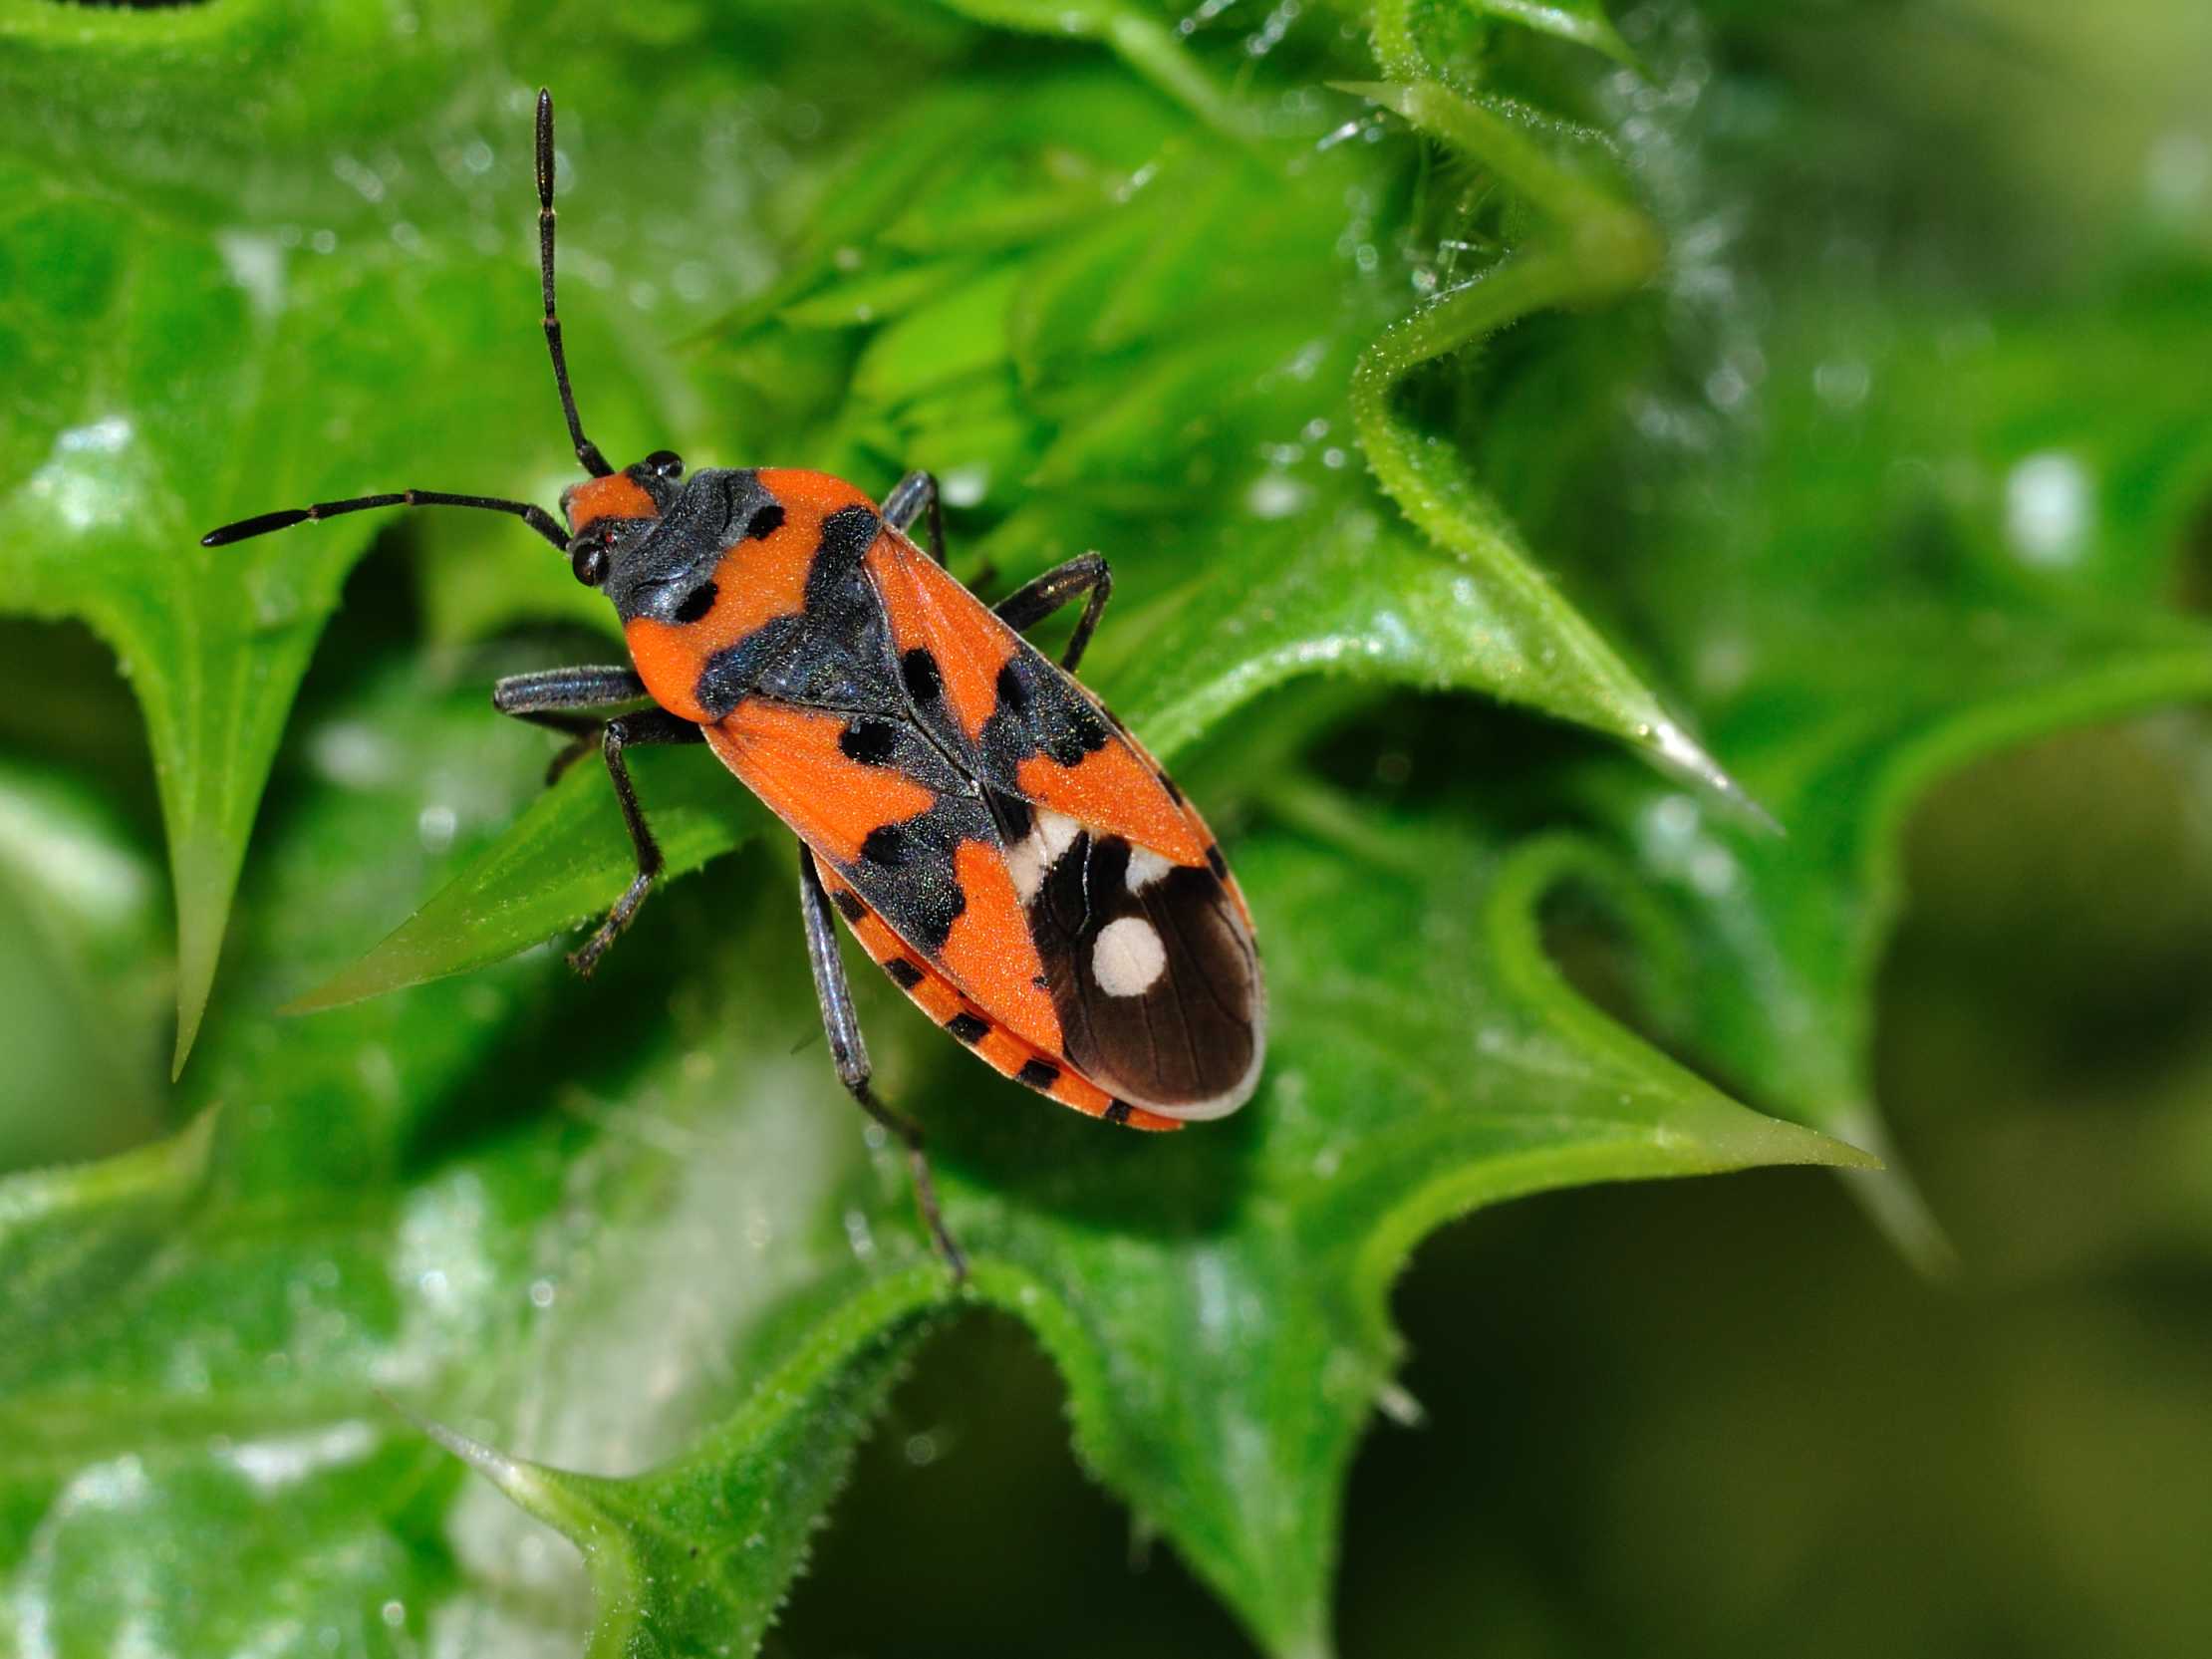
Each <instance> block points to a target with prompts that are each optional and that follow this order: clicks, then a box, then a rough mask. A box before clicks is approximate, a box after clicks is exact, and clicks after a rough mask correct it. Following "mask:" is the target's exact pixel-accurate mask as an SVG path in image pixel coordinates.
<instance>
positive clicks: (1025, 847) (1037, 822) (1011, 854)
mask: <svg viewBox="0 0 2212 1659" xmlns="http://www.w3.org/2000/svg"><path fill="white" fill-rule="evenodd" d="M1082 833H1083V826H1082V825H1081V824H1078V823H1077V822H1076V821H1075V820H1074V819H1073V818H1070V817H1069V816H1068V815H1067V814H1066V813H1064V812H1054V811H1052V810H1051V809H1050V808H1048V807H1041V806H1040V807H1038V808H1037V809H1036V813H1035V817H1034V821H1033V822H1032V823H1031V824H1030V825H1029V833H1028V834H1027V835H1025V836H1023V837H1022V838H1021V839H1020V840H1019V841H1016V842H1015V843H1014V844H1013V845H1012V846H1010V847H1008V848H1007V849H1006V871H1007V873H1008V874H1009V875H1011V876H1012V877H1013V884H1014V892H1015V893H1016V894H1018V895H1019V896H1020V899H1021V902H1022V903H1023V904H1027V903H1028V902H1029V901H1030V900H1031V899H1034V898H1035V897H1036V896H1037V889H1038V888H1040V887H1042V886H1043V885H1044V873H1045V872H1046V871H1047V870H1049V869H1051V868H1052V866H1053V865H1054V864H1056V863H1057V862H1058V861H1059V857H1060V855H1061V854H1062V853H1064V852H1066V851H1067V850H1068V848H1070V847H1072V846H1074V845H1075V838H1076V837H1077V836H1078V835H1080V834H1082Z"/></svg>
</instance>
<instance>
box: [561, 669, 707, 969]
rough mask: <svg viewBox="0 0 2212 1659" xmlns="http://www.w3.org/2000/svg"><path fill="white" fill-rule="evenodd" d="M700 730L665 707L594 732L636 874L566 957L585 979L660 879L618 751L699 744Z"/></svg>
mask: <svg viewBox="0 0 2212 1659" xmlns="http://www.w3.org/2000/svg"><path fill="white" fill-rule="evenodd" d="M705 741H706V732H705V730H704V728H702V727H700V726H697V725H694V724H692V723H691V721H690V720H687V719H685V718H683V717H682V716H681V715H677V714H672V713H670V712H669V711H668V710H667V709H666V708H647V709H644V710H642V711H640V712H638V713H636V714H621V715H617V716H616V717H615V718H614V719H611V720H609V721H608V722H607V723H606V724H605V725H604V726H602V727H601V728H600V735H599V752H600V753H601V754H602V755H604V756H605V757H606V760H607V775H608V776H609V777H610V778H612V779H613V780H614V784H615V799H616V800H617V801H618V802H619V803H621V806H622V821H623V825H624V827H626V828H627V829H628V830H629V831H630V845H631V848H632V849H633V850H634V851H635V852H636V853H637V855H638V873H637V875H635V876H633V877H632V878H631V880H630V885H629V887H628V888H626V889H624V891H623V895H622V897H621V898H619V899H617V900H616V901H615V908H614V909H613V910H610V911H609V912H608V913H607V918H606V920H605V921H603V922H601V923H600V924H599V926H598V927H597V928H596V929H594V930H593V932H592V937H591V938H589V939H587V940H586V941H584V943H583V945H582V946H581V947H580V948H579V949H577V950H575V951H572V952H570V953H569V959H568V965H569V967H571V968H575V969H576V971H577V972H578V973H580V974H582V975H583V976H584V977H585V978H587V979H588V978H590V977H591V974H592V969H593V968H597V967H598V966H599V959H600V958H601V957H604V956H605V955H606V954H607V948H608V947H609V946H610V945H612V944H614V942H615V941H616V940H618V939H620V938H621V937H622V931H623V930H624V929H625V928H627V927H629V926H630V923H631V919H632V918H634V917H635V916H636V915H637V914H638V907H639V906H640V905H642V904H644V903H645V896H646V894H648V893H649V892H651V891H652V889H653V884H654V882H655V881H656V880H658V879H659V878H660V875H661V865H662V859H661V843H660V842H658V841H656V840H654V839H653V831H652V830H651V829H650V828H649V827H648V826H647V824H646V821H645V813H644V812H642V811H641V810H640V809H639V807H638V791H637V789H636V788H635V787H634V786H633V785H632V784H631V782H630V763H629V762H628V761H626V760H624V759H623V757H622V751H623V750H624V749H626V748H630V747H633V746H634V745H636V744H639V743H703V742H705Z"/></svg>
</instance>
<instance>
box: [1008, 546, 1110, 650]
mask: <svg viewBox="0 0 2212 1659" xmlns="http://www.w3.org/2000/svg"><path fill="white" fill-rule="evenodd" d="M1113 591H1114V572H1113V567H1112V566H1110V565H1108V564H1107V562H1106V556H1105V555H1104V554H1103V553H1078V554H1076V555H1075V557H1074V558H1072V559H1070V560H1068V561H1067V562H1066V563H1065V564H1059V565H1054V566H1053V567H1052V568H1051V569H1050V570H1048V571H1046V572H1045V573H1044V574H1043V575H1042V576H1039V577H1038V578H1037V579H1036V580H1035V581H1033V582H1029V583H1026V584H1024V585H1023V586H1021V587H1019V588H1016V589H1015V590H1014V591H1013V592H1012V593H1010V594H1008V595H1007V596H1006V597H1005V598H1004V599H1002V600H1000V601H999V602H998V604H997V605H996V606H995V607H994V609H995V610H996V611H997V613H998V620H999V621H1000V622H1003V623H1004V624H1005V625H1006V626H1007V627H1008V628H1011V629H1012V630H1013V631H1014V632H1015V633H1016V634H1025V633H1027V632H1028V631H1029V630H1030V629H1031V628H1034V627H1035V626H1036V625H1037V624H1038V623H1040V622H1042V621H1043V620H1044V619H1045V618H1046V617H1048V616H1050V615H1051V614H1052V613H1053V612H1054V611H1057V610H1058V609H1059V608H1060V607H1061V606H1063V605H1065V604H1067V603H1068V601H1070V600H1072V599H1074V598H1076V597H1077V596H1078V595H1082V594H1087V595H1089V596H1090V597H1089V598H1088V599H1087V600H1086V601H1085V603H1084V605H1083V614H1082V615H1081V616H1080V617H1078V618H1076V621H1075V632H1074V633H1073V634H1070V635H1069V636H1068V642H1067V649H1066V650H1065V651H1063V652H1061V653H1060V667H1061V668H1063V669H1066V670H1068V671H1069V672H1070V673H1073V672H1074V670H1075V665H1076V664H1078V663H1080V662H1082V660H1083V652H1084V650H1085V649H1086V648H1087V647H1088V646H1089V645H1090V643H1091V634H1092V632H1093V631H1094V630H1095V629H1096V628H1097V627H1098V619H1099V617H1100V616H1102V615H1103V614H1104V613H1105V610H1106V601H1107V600H1108V599H1109V598H1110V597H1111V596H1112V594H1113Z"/></svg>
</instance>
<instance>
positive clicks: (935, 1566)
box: [762, 1313, 1253, 1659]
mask: <svg viewBox="0 0 2212 1659" xmlns="http://www.w3.org/2000/svg"><path fill="white" fill-rule="evenodd" d="M1252 1651H1253V1650H1252V1648H1251V1646H1250V1644H1249V1642H1248V1641H1247V1640H1246V1639H1245V1638H1244V1635H1243V1634H1242V1632H1241V1631H1240V1630H1239V1629H1238V1628H1237V1626H1236V1625H1235V1623H1234V1622H1233V1621H1232V1620H1231V1619H1230V1617H1229V1615H1228V1614H1227V1613H1225V1612H1223V1611H1222V1609H1221V1606H1220V1604H1219V1603H1218V1602H1216V1601H1215V1600H1214V1599H1213V1598H1212V1597H1211V1596H1210V1595H1209V1594H1208V1593H1207V1592H1206V1590H1205V1589H1203V1588H1202V1587H1201V1586H1200V1585H1198V1584H1197V1583H1195V1582H1194V1581H1193V1580H1192V1578H1191V1576H1190V1574H1189V1572H1188V1571H1187V1570H1186V1569H1185V1568H1184V1566H1183V1564H1182V1562H1181V1561H1180V1560H1178V1559H1177V1557H1176V1555H1175V1552H1174V1551H1173V1550H1171V1549H1169V1548H1167V1547H1166V1546H1164V1545H1148V1544H1146V1543H1145V1542H1144V1541H1142V1540H1141V1539H1139V1538H1137V1537H1135V1536H1134V1535H1133V1532H1132V1528H1131V1525H1130V1521H1129V1515H1128V1512H1127V1511H1126V1510H1124V1509H1123V1508H1122V1507H1121V1506H1120V1505H1119V1504H1118V1503H1116V1502H1115V1501H1114V1500H1113V1499H1112V1498H1110V1497H1108V1496H1107V1495H1106V1493H1105V1492H1104V1491H1102V1490H1101V1489H1100V1488H1099V1487H1098V1486H1096V1485H1095V1484H1094V1483H1092V1482H1091V1481H1090V1480H1088V1479H1087V1478H1086V1477H1085V1476H1084V1475H1083V1473H1082V1471H1081V1470H1080V1469H1078V1468H1077V1466H1076V1464H1075V1462H1074V1459H1073V1457H1072V1455H1071V1454H1070V1452H1069V1450H1068V1429H1067V1418H1066V1414H1065V1392H1064V1390H1063V1389H1062V1387H1061V1384H1060V1379H1059V1376H1058V1373H1056V1372H1055V1371H1054V1370H1053V1368H1052V1363H1051V1361H1050V1360H1049V1359H1047V1358H1046V1357H1045V1356H1044V1354H1043V1353H1042V1351H1041V1350H1039V1348H1038V1347H1037V1344H1036V1340H1035V1338H1034V1337H1032V1336H1031V1335H1030V1334H1029V1332H1028V1330H1027V1329H1026V1328H1025V1327H1024V1326H1022V1325H1021V1324H1019V1323H1018V1322H1017V1321H1015V1320H1014V1319H1012V1318H1010V1317H1008V1316H1006V1315H1002V1314H979V1313H971V1314H969V1315H968V1316H966V1317H964V1318H963V1319H962V1320H961V1321H960V1323H959V1324H958V1325H957V1326H956V1327H955V1328H953V1329H952V1330H949V1331H947V1332H946V1333H945V1334H943V1335H941V1336H939V1337H938V1338H937V1339H936V1340H934V1341H932V1342H931V1343H930V1344H929V1345H928V1346H927V1347H926V1348H925V1349H924V1350H923V1354H922V1358H921V1361H920V1363H919V1364H918V1365H917V1366H916V1368H915V1371H914V1374H913V1375H912V1376H910V1377H908V1378H907V1380H906V1381H905V1382H904V1383H903V1384H902V1385H901V1386H900V1388H899V1390H898V1392H897V1393H896V1394H895V1395H893V1397H892V1401H891V1406H890V1409H889V1411H888V1412H887V1413H886V1415H885V1417H884V1419H883V1421H882V1422H881V1423H879V1424H878V1425H877V1427H876V1429H875V1432H874V1433H873V1434H872V1435H871V1436H870V1438H869V1440H868V1442H867V1444H866V1445H865V1446H864V1447H863V1448H862V1449H861V1452H860V1456H859V1459H858V1461H857V1462H856V1464H855V1466H854V1472H853V1481H852V1485H851V1486H850V1487H849V1488H848V1489H847V1490H846V1492H845V1494H844V1495H843V1496H842V1497H841V1498H840V1499H839V1500H838V1501H837V1503H836V1504H835V1505H834V1506H833V1507H832V1509H831V1511H830V1524H829V1528H828V1530H826V1531H825V1532H824V1533H823V1534H822V1535H821V1537H820V1539H819V1540H818V1542H817V1544H816V1546H815V1554H814V1565H813V1569H812V1570H811V1571H810V1572H809V1573H808V1574H807V1575H806V1576H805V1577H803V1578H801V1579H800V1580H799V1583H798V1586H797V1588H796V1589H795V1591H794V1592H793V1594H792V1597H791V1601H790V1603H789V1605H788V1606H787V1607H786V1608H785V1609H784V1613H783V1617H782V1619H781V1621H780V1622H779V1623H778V1625H777V1627H776V1628H775V1629H774V1630H773V1631H771V1632H770V1633H769V1636H768V1639H767V1643H766V1645H765V1646H764V1647H763V1649H762V1652H763V1653H764V1654H765V1655H768V1656H770V1659H798V1656H800V1655H807V1656H823V1659H827V1656H831V1655H840V1656H841V1655H860V1654H898V1655H900V1656H901V1659H932V1656H936V1655H943V1656H945V1659H955V1656H958V1659H993V1656H1003V1659H1017V1656H1018V1659H1030V1656H1031V1655H1036V1654H1047V1653H1048V1654H1055V1655H1062V1656H1064V1659H1123V1656H1125V1655H1129V1654H1159V1655H1167V1654H1208V1655H1218V1656H1221V1659H1229V1656H1232V1655H1237V1654H1245V1653H1250V1652H1252Z"/></svg>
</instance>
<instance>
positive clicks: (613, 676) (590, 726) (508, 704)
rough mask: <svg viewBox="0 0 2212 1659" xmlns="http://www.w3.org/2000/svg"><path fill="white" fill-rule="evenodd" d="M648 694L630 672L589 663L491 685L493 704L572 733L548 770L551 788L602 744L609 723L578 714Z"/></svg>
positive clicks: (518, 716) (512, 676)
mask: <svg viewBox="0 0 2212 1659" xmlns="http://www.w3.org/2000/svg"><path fill="white" fill-rule="evenodd" d="M647 694H648V693H647V691H646V689H645V682H644V681H642V680H640V679H639V678H638V676H637V674H636V673H635V672H634V671H632V670H630V669H626V668H620V667H612V666H608V665H603V664H584V665H582V666H580V667H577V668H573V669H540V670H538V671H537V672H536V673H534V674H510V675H508V676H507V677H506V678H505V679H503V680H500V681H498V682H496V683H495V684H494V685H493V686H492V688H491V705H492V707H494V708H496V709H498V710H499V712H500V713H502V714H507V715H511V716H512V717H513V718H515V719H518V720H527V721H529V722H530V723H531V724H532V725H542V726H544V727H546V728H547V729H548V730H552V731H565V732H567V733H568V734H569V738H570V741H569V743H568V745H567V746H566V747H564V748H563V749H562V750H561V751H560V752H559V753H558V754H556V755H554V757H553V759H552V761H551V763H550V764H548V765H547V767H546V768H545V781H546V782H547V783H548V784H552V783H557V782H559V781H560V776H561V774H562V773H563V772H565V771H567V770H568V769H569V767H570V766H572V765H574V764H575V763H576V762H577V761H578V760H581V759H582V758H583V757H584V756H585V755H586V754H587V753H589V752H590V751H591V750H592V749H594V748H596V747H597V746H598V744H599V740H600V736H599V734H600V728H601V727H602V726H604V725H605V724H606V723H607V722H606V720H605V719H604V718H602V717H601V716H599V715H596V714H580V713H577V712H575V710H577V709H580V708H613V707H616V706H618V705H620V704H622V703H625V702H636V701H637V700H638V699H639V698H641V697H643V696H645V695H647Z"/></svg>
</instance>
